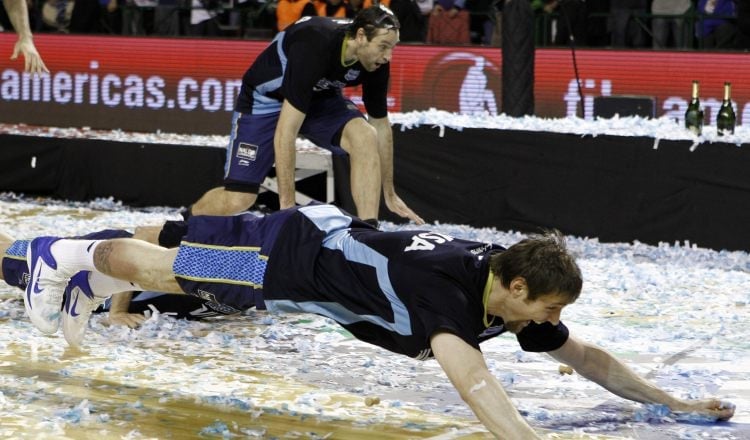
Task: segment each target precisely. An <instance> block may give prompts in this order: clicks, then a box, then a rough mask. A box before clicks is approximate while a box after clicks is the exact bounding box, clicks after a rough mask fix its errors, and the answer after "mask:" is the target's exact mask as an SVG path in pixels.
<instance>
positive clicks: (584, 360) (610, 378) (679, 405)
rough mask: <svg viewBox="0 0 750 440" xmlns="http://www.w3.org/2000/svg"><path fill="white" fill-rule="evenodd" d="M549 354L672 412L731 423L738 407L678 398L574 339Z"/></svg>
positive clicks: (617, 391)
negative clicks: (699, 415) (689, 413)
mask: <svg viewBox="0 0 750 440" xmlns="http://www.w3.org/2000/svg"><path fill="white" fill-rule="evenodd" d="M549 354H550V355H551V356H552V357H553V358H555V359H557V360H558V361H560V362H563V363H565V364H568V365H570V366H571V367H573V369H574V370H576V371H577V372H578V374H580V375H581V376H583V377H585V378H587V379H589V380H591V381H593V382H596V383H597V384H599V385H601V386H602V387H604V388H605V389H607V390H609V391H610V392H612V393H614V394H616V395H618V396H620V397H623V398H625V399H629V400H633V401H635V402H641V403H658V404H662V405H666V406H668V407H669V408H670V409H671V410H672V411H678V412H695V413H699V414H701V415H705V416H710V417H715V418H716V419H719V420H727V419H729V418H731V417H732V416H733V415H734V406H733V405H731V404H723V403H722V402H721V401H720V400H718V399H703V400H683V399H678V398H676V397H674V396H672V395H670V394H669V393H667V392H666V391H664V390H662V389H661V388H659V387H657V386H656V385H655V384H653V383H651V382H649V381H647V380H646V379H644V378H642V377H640V376H639V375H637V374H636V373H635V372H634V371H633V370H631V369H630V368H628V366H627V365H625V364H624V363H623V362H622V361H620V360H619V359H617V358H616V357H614V356H613V355H611V354H610V353H608V352H607V351H605V350H604V349H602V348H600V347H598V346H596V345H593V344H590V343H587V342H583V341H580V340H578V339H576V338H574V337H573V336H570V337H569V338H568V340H567V341H566V342H565V344H563V346H562V347H560V348H559V349H557V350H555V351H552V352H550V353H549Z"/></svg>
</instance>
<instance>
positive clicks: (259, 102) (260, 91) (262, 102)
mask: <svg viewBox="0 0 750 440" xmlns="http://www.w3.org/2000/svg"><path fill="white" fill-rule="evenodd" d="M284 35H285V32H279V33H278V34H276V37H275V38H274V39H273V41H272V42H271V44H274V43H275V44H276V51H277V52H278V54H279V62H281V76H279V77H277V78H274V79H272V80H270V81H267V82H264V83H263V84H259V85H258V87H256V88H255V90H253V114H254V115H267V114H270V113H278V112H280V111H281V102H279V101H278V100H276V99H273V98H269V97H268V96H266V93H268V92H270V91H271V90H276V89H278V88H279V87H281V82H282V81H283V80H284V73H285V72H286V64H287V58H286V54H285V53H284V48H283V43H284Z"/></svg>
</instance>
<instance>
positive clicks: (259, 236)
mask: <svg viewBox="0 0 750 440" xmlns="http://www.w3.org/2000/svg"><path fill="white" fill-rule="evenodd" d="M294 212H296V211H295V210H284V211H279V212H276V213H273V214H270V215H267V216H265V217H257V216H255V215H253V214H250V213H243V214H238V215H235V216H229V217H220V216H193V217H190V219H189V220H188V231H187V235H185V237H184V238H183V240H182V243H180V247H179V249H178V251H177V256H176V258H175V261H174V265H173V270H174V273H175V278H176V279H177V282H178V283H179V284H180V287H181V288H182V290H183V291H184V292H185V293H187V294H189V295H194V296H197V297H199V298H201V299H203V300H206V301H210V302H216V303H219V304H224V305H227V306H229V307H232V308H235V309H237V310H246V309H249V308H252V307H256V308H258V309H260V310H265V308H266V306H265V304H264V302H263V279H264V276H265V272H266V264H267V262H268V255H269V253H270V252H271V249H272V248H273V244H274V242H275V240H276V237H277V236H278V233H279V230H280V228H281V227H282V225H283V224H284V222H285V221H286V219H287V218H288V217H289V216H290V215H292V214H293V213H294Z"/></svg>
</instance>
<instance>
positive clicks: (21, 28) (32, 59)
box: [3, 0, 49, 73]
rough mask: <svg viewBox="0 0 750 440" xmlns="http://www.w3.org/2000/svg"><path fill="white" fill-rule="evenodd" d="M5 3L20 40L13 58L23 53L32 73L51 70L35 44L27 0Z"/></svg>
mask: <svg viewBox="0 0 750 440" xmlns="http://www.w3.org/2000/svg"><path fill="white" fill-rule="evenodd" d="M3 5H4V6H5V10H6V11H7V13H8V18H10V22H11V24H13V29H15V31H16V34H18V41H17V42H16V45H15V46H14V47H13V54H12V55H11V56H10V59H11V60H15V59H16V58H18V54H19V53H21V54H23V57H24V70H25V71H26V72H30V73H44V72H49V70H48V69H47V66H45V65H44V61H43V60H42V57H41V56H40V55H39V52H37V50H36V46H34V39H33V36H32V34H31V25H30V24H29V9H28V6H27V5H26V0H3Z"/></svg>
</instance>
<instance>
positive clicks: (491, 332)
mask: <svg viewBox="0 0 750 440" xmlns="http://www.w3.org/2000/svg"><path fill="white" fill-rule="evenodd" d="M504 331H505V326H504V325H498V326H495V327H489V328H487V329H486V330H485V331H483V332H482V333H480V334H479V337H480V338H489V337H490V336H495V335H499V334H500V333H502V332H504Z"/></svg>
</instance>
